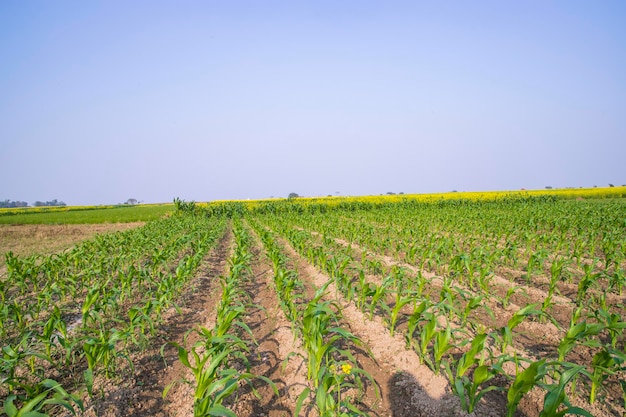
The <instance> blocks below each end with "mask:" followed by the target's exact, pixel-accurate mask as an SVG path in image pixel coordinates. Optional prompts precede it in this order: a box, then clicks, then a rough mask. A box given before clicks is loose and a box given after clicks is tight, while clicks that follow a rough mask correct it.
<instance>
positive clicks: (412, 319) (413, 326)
mask: <svg viewBox="0 0 626 417" xmlns="http://www.w3.org/2000/svg"><path fill="white" fill-rule="evenodd" d="M430 307H431V303H430V300H428V299H424V300H423V301H422V302H421V303H419V304H417V305H414V307H413V313H411V315H410V316H409V318H408V320H407V332H406V334H405V339H406V347H407V349H410V348H414V349H415V351H416V352H418V353H421V350H420V349H419V348H418V346H417V345H416V341H415V338H414V337H413V336H414V335H415V332H416V331H417V330H418V328H419V326H420V325H422V324H423V322H424V321H425V320H426V319H427V317H430V316H429V314H431V313H429V312H427V311H426V310H427V309H429V308H430ZM420 358H421V356H420Z"/></svg>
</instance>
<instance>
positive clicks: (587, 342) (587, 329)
mask: <svg viewBox="0 0 626 417" xmlns="http://www.w3.org/2000/svg"><path fill="white" fill-rule="evenodd" d="M581 311H582V309H581V308H580V307H579V308H578V309H576V311H574V314H573V315H572V319H571V321H570V327H569V329H568V330H567V333H566V334H565V337H564V338H563V339H561V342H560V343H559V346H558V347H557V352H558V354H559V361H564V360H565V357H566V356H567V354H568V353H569V352H570V351H571V350H572V349H573V348H574V347H575V346H577V345H579V344H582V345H584V346H588V347H598V346H600V342H599V341H598V340H595V339H593V337H594V336H597V335H598V334H600V332H602V330H604V328H605V325H604V324H602V323H588V322H587V320H583V321H580V322H578V320H579V318H580V315H581Z"/></svg>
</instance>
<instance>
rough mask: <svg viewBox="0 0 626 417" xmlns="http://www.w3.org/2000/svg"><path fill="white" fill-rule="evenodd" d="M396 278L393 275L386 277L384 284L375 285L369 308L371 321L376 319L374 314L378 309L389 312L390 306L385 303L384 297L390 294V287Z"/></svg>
mask: <svg viewBox="0 0 626 417" xmlns="http://www.w3.org/2000/svg"><path fill="white" fill-rule="evenodd" d="M393 282H394V277H393V276H392V275H388V276H387V277H385V279H384V280H383V282H381V283H380V285H376V284H373V287H374V293H373V294H372V299H371V300H370V306H369V319H370V320H372V319H373V318H374V312H375V310H376V307H378V308H380V309H382V310H384V311H386V312H388V311H389V306H387V303H385V301H384V297H385V295H386V294H387V292H388V289H389V287H390V286H391V285H392V284H393Z"/></svg>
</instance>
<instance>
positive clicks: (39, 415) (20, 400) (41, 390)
mask: <svg viewBox="0 0 626 417" xmlns="http://www.w3.org/2000/svg"><path fill="white" fill-rule="evenodd" d="M18 407H19V408H18ZM57 407H63V408H65V409H66V410H67V411H69V412H71V413H72V415H76V410H75V408H74V407H78V409H79V410H80V411H85V408H84V407H83V403H82V401H81V400H80V399H79V398H78V397H77V396H75V395H72V394H69V393H68V392H67V391H66V390H65V389H64V388H63V387H62V386H61V384H59V383H58V382H56V381H54V380H52V379H45V380H43V381H41V382H40V383H38V384H36V385H35V386H34V387H32V389H29V392H28V394H27V395H26V396H20V395H16V394H10V395H9V396H8V397H7V398H6V399H5V400H4V405H3V408H4V412H5V413H6V415H7V416H8V417H46V416H48V415H49V414H47V412H52V411H53V410H54V409H55V408H57Z"/></svg>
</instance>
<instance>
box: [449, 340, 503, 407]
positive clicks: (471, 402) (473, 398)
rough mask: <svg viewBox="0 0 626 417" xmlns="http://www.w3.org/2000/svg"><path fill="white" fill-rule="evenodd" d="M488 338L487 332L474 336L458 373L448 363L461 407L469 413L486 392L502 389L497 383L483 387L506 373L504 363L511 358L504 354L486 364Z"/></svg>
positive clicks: (460, 361)
mask: <svg viewBox="0 0 626 417" xmlns="http://www.w3.org/2000/svg"><path fill="white" fill-rule="evenodd" d="M486 340H487V334H486V333H481V334H478V335H477V336H476V337H474V339H473V340H472V344H471V346H470V348H469V350H468V351H467V352H465V353H464V354H463V356H461V359H460V360H459V362H458V366H457V369H456V373H453V372H452V371H451V370H450V366H449V365H446V370H447V373H448V377H449V380H450V382H451V384H450V385H451V387H452V390H453V391H454V393H455V394H456V395H457V396H458V397H459V399H460V400H461V408H463V410H464V411H466V412H468V413H472V412H473V411H474V409H475V408H476V405H477V404H478V402H479V401H480V399H481V398H482V397H483V396H484V395H485V394H487V393H488V392H491V391H494V390H500V389H501V388H500V387H499V386H497V385H490V386H487V387H485V388H481V387H482V386H483V385H484V384H485V383H487V382H488V381H490V380H491V379H493V378H494V377H496V376H497V375H499V374H504V370H503V369H502V365H503V364H504V362H506V361H508V360H510V358H509V356H508V355H502V356H500V357H499V358H498V359H497V361H496V362H495V363H493V364H487V365H485V364H484V360H485V358H484V355H482V352H483V349H484V347H485V341H486ZM472 367H473V368H474V371H473V372H472V375H471V378H470V377H469V376H468V375H467V374H468V371H469V370H470V369H471V368H472Z"/></svg>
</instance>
